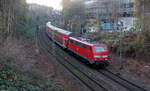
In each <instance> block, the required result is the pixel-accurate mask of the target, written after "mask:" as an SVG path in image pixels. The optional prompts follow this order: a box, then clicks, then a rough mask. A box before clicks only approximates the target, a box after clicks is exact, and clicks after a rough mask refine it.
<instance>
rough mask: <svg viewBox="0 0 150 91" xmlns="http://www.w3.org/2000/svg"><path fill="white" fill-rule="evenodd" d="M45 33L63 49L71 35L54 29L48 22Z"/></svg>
mask: <svg viewBox="0 0 150 91" xmlns="http://www.w3.org/2000/svg"><path fill="white" fill-rule="evenodd" d="M46 26H47V28H46V32H47V33H48V35H49V36H50V37H51V38H52V39H53V40H54V41H55V42H56V43H57V44H59V45H60V46H62V47H63V48H67V43H68V39H69V36H70V35H71V34H72V32H69V31H66V30H63V29H60V28H57V27H54V26H52V25H51V23H50V22H48V23H47V25H46Z"/></svg>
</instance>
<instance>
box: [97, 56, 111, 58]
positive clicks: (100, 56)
mask: <svg viewBox="0 0 150 91" xmlns="http://www.w3.org/2000/svg"><path fill="white" fill-rule="evenodd" d="M94 57H95V58H101V57H102V58H106V57H108V56H94Z"/></svg>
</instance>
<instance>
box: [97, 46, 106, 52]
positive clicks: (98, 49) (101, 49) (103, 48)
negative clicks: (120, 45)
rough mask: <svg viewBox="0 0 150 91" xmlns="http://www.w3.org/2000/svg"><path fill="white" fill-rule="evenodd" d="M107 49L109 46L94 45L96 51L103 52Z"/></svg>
mask: <svg viewBox="0 0 150 91" xmlns="http://www.w3.org/2000/svg"><path fill="white" fill-rule="evenodd" d="M105 50H107V47H94V51H95V52H102V51H105Z"/></svg>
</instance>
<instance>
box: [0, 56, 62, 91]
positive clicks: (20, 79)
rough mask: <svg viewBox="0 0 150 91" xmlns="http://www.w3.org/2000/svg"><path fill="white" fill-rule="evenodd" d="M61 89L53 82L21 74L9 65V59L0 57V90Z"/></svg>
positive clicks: (35, 90) (34, 90)
mask: <svg viewBox="0 0 150 91" xmlns="http://www.w3.org/2000/svg"><path fill="white" fill-rule="evenodd" d="M50 90H53V91H54V90H55V91H62V89H61V88H60V87H59V86H57V85H56V84H54V83H51V82H50V81H45V80H37V79H36V80H34V79H31V78H29V77H27V76H24V75H21V74H20V73H19V72H16V71H15V69H13V68H12V67H11V63H10V61H9V60H5V59H3V58H2V57H0V91H50Z"/></svg>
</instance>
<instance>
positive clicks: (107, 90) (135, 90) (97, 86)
mask: <svg viewBox="0 0 150 91" xmlns="http://www.w3.org/2000/svg"><path fill="white" fill-rule="evenodd" d="M38 36H39V45H40V46H41V47H42V48H43V50H45V51H47V52H48V53H49V54H50V55H51V56H53V57H55V58H56V60H57V61H58V62H59V63H60V64H61V65H63V66H64V67H65V68H66V69H67V70H68V71H69V72H70V73H72V74H73V75H74V76H75V77H76V78H77V79H78V80H80V81H81V82H82V83H83V84H84V85H85V86H87V87H88V88H89V89H90V90H91V91H148V90H145V89H144V88H142V87H140V86H138V85H135V84H133V83H131V82H129V81H127V80H125V79H123V78H121V77H120V76H118V75H116V74H114V73H113V72H111V71H109V70H108V69H105V70H96V71H97V72H98V73H99V74H100V75H103V76H105V77H107V78H108V79H109V80H111V81H113V82H115V83H117V84H118V85H120V87H122V88H123V89H121V88H120V89H116V88H115V89H114V90H113V88H111V86H110V85H109V84H108V83H105V82H103V81H99V80H97V79H95V78H94V77H91V76H89V74H88V73H87V72H85V70H84V71H82V69H81V68H80V67H78V66H77V65H75V64H73V63H72V62H74V61H72V62H71V61H70V60H72V59H71V58H69V57H68V56H67V57H65V56H64V55H62V54H64V50H62V49H60V48H56V49H55V50H56V51H57V52H55V53H56V54H53V52H52V50H51V49H52V46H50V45H51V44H50V43H52V41H50V40H49V39H48V37H47V36H46V35H45V33H44V32H41V33H40V35H38ZM53 44H54V43H53ZM55 47H58V46H55ZM56 55H57V56H56ZM58 56H59V58H58Z"/></svg>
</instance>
